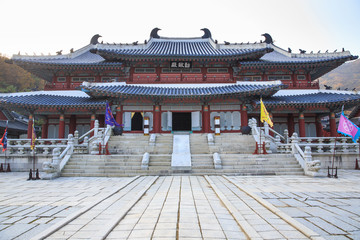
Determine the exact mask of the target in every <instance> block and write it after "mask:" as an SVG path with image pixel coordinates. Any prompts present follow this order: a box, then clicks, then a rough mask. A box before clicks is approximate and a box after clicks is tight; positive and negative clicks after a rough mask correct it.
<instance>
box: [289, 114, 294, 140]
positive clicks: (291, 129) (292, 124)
mask: <svg viewBox="0 0 360 240" xmlns="http://www.w3.org/2000/svg"><path fill="white" fill-rule="evenodd" d="M287 125H288V132H289V136H292V135H293V134H294V131H295V128H294V126H295V124H294V115H293V114H292V113H289V114H288V117H287Z"/></svg>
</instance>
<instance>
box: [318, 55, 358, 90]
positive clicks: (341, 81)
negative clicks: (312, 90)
mask: <svg viewBox="0 0 360 240" xmlns="http://www.w3.org/2000/svg"><path fill="white" fill-rule="evenodd" d="M324 84H325V85H329V86H332V88H333V89H338V88H340V89H341V90H343V89H345V88H348V89H349V90H352V89H353V88H356V90H357V91H360V59H358V60H356V61H352V62H349V63H344V64H343V65H341V66H340V67H338V68H336V69H335V70H333V71H331V72H329V73H328V74H326V75H324V76H322V77H321V78H320V86H321V88H324Z"/></svg>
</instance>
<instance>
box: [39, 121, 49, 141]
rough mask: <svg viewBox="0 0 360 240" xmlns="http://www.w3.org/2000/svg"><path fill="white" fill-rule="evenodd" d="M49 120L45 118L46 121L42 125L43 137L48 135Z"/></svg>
mask: <svg viewBox="0 0 360 240" xmlns="http://www.w3.org/2000/svg"><path fill="white" fill-rule="evenodd" d="M48 128H49V122H48V119H47V117H45V118H44V123H43V124H42V125H41V138H47V137H48Z"/></svg>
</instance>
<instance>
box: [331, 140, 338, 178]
mask: <svg viewBox="0 0 360 240" xmlns="http://www.w3.org/2000/svg"><path fill="white" fill-rule="evenodd" d="M336 142H337V133H336V135H335V144H334V153H333V159H332V166H331V176H334V162H335V152H336Z"/></svg>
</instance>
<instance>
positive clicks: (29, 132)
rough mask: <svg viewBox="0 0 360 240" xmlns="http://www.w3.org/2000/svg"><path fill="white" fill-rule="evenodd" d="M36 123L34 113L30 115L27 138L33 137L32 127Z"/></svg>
mask: <svg viewBox="0 0 360 240" xmlns="http://www.w3.org/2000/svg"><path fill="white" fill-rule="evenodd" d="M33 121H34V115H33V114H32V113H30V114H29V121H28V131H27V138H31V136H32V125H33Z"/></svg>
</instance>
